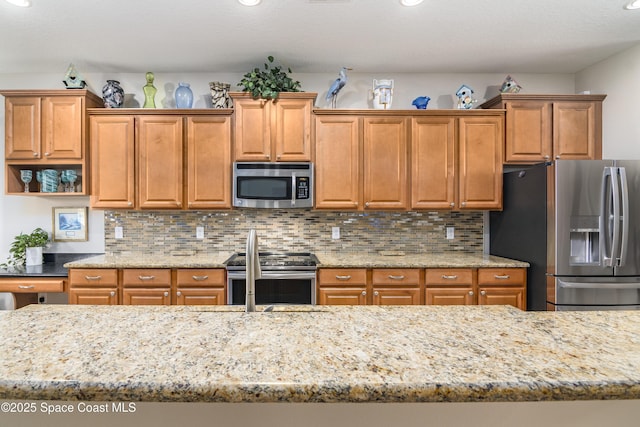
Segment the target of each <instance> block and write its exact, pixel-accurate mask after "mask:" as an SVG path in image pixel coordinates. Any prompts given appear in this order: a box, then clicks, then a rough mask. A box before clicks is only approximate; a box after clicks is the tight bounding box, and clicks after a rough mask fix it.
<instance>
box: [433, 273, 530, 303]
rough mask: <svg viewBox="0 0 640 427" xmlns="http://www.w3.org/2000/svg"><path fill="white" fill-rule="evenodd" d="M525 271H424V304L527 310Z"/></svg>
mask: <svg viewBox="0 0 640 427" xmlns="http://www.w3.org/2000/svg"><path fill="white" fill-rule="evenodd" d="M526 280H527V279H526V269H524V268H478V269H472V268H468V269H427V270H426V273H425V301H426V304H433V305H512V306H514V307H517V308H519V309H521V310H526V308H527V303H526V294H527V286H526Z"/></svg>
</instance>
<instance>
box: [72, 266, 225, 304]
mask: <svg viewBox="0 0 640 427" xmlns="http://www.w3.org/2000/svg"><path fill="white" fill-rule="evenodd" d="M69 304H98V305H105V304H109V305H116V304H123V305H171V304H177V305H224V304H226V271H225V270H224V269H223V268H211V269H177V270H172V269H168V268H166V269H165V268H159V269H122V270H118V269H72V270H70V271H69Z"/></svg>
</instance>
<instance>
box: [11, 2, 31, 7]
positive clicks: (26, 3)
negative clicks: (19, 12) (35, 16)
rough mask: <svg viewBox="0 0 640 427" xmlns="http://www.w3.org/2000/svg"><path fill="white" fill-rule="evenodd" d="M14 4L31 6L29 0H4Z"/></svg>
mask: <svg viewBox="0 0 640 427" xmlns="http://www.w3.org/2000/svg"><path fill="white" fill-rule="evenodd" d="M6 1H7V2H8V3H11V4H12V5H14V6H20V7H31V0H6Z"/></svg>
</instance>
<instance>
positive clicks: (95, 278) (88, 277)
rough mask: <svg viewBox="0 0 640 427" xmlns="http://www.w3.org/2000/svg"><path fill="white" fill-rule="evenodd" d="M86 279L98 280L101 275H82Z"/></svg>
mask: <svg viewBox="0 0 640 427" xmlns="http://www.w3.org/2000/svg"><path fill="white" fill-rule="evenodd" d="M84 278H85V279H86V280H100V279H102V276H84Z"/></svg>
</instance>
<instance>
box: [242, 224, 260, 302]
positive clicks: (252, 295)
mask: <svg viewBox="0 0 640 427" xmlns="http://www.w3.org/2000/svg"><path fill="white" fill-rule="evenodd" d="M246 252H247V256H246V264H247V266H246V269H247V272H246V273H247V274H246V276H247V279H246V285H245V287H246V289H247V295H246V299H245V312H247V313H251V312H254V311H256V280H258V279H259V278H260V277H261V275H262V271H261V270H260V256H259V254H258V237H257V236H256V230H249V235H248V236H247V247H246Z"/></svg>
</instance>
